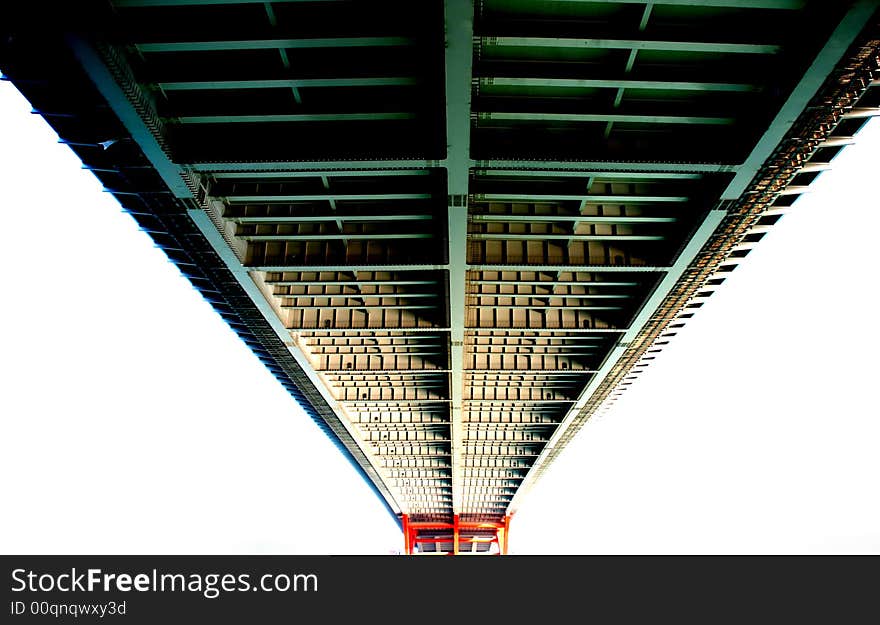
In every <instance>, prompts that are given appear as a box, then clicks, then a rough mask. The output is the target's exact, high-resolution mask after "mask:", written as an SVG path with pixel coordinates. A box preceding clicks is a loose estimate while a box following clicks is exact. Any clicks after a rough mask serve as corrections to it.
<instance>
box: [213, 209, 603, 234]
mask: <svg viewBox="0 0 880 625" xmlns="http://www.w3.org/2000/svg"><path fill="white" fill-rule="evenodd" d="M224 219H227V220H228V221H232V222H235V223H237V224H286V223H322V222H332V221H347V222H351V223H367V222H371V221H431V220H432V219H434V216H433V215H416V214H407V215H289V216H277V217H251V216H244V217H224ZM579 221H584V222H587V221H589V219H580V220H579ZM351 238H354V237H351Z"/></svg>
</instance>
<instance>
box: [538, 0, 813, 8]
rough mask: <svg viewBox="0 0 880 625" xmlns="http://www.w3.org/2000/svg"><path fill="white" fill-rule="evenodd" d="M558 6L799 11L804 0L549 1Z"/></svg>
mask: <svg viewBox="0 0 880 625" xmlns="http://www.w3.org/2000/svg"><path fill="white" fill-rule="evenodd" d="M551 2H556V3H559V4H566V3H568V4H591V3H593V4H594V3H597V2H598V3H601V4H639V5H644V4H666V5H671V6H687V7H700V8H702V7H713V8H730V9H777V10H780V9H787V10H792V9H800V8H803V6H804V2H805V0H696V1H695V0H655V1H653V2H649V1H648V0H551Z"/></svg>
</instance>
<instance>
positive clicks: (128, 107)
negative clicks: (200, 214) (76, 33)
mask: <svg viewBox="0 0 880 625" xmlns="http://www.w3.org/2000/svg"><path fill="white" fill-rule="evenodd" d="M69 43H70V45H71V48H72V50H73V53H74V55H75V56H76V58H77V60H78V61H79V63H80V64H81V65H82V67H83V69H84V70H85V72H86V74H87V75H88V77H89V78H90V79H91V81H92V82H93V83H94V84H95V86H96V87H97V89H98V91H99V92H100V94H101V95H102V96H103V97H104V99H105V100H106V101H107V103H108V105H109V106H110V109H111V110H112V111H113V113H115V114H116V116H117V117H118V118H119V121H120V122H122V125H123V126H124V127H125V129H126V130H127V131H128V132H129V134H130V135H131V137H132V139H134V141H135V142H136V143H137V145H138V147H139V148H140V149H141V151H142V152H143V153H144V156H146V157H147V159H148V160H149V161H150V164H151V165H152V166H153V167H154V168H155V170H156V173H158V174H159V176H160V177H161V178H162V181H163V182H164V183H165V184H166V185H167V186H168V189H169V190H170V191H171V192H172V193H173V194H174V195H175V197H178V198H185V199H191V198H192V197H193V193H192V190H191V189H190V188H189V187H188V186H187V185H186V183H185V182H184V180H183V177H182V174H183V168H182V167H181V166H180V165H179V164H177V163H175V162H174V161H172V160H171V157H170V156H169V155H168V154H167V153H166V152H165V148H164V147H163V146H162V143H161V141H162V139H163V137H161V136H157V135H156V134H154V132H153V130H152V129H151V128H150V127H149V126H148V125H147V123H146V122H145V121H144V118H143V117H142V112H141V111H140V110H139V109H138V107H137V106H136V103H135V102H133V99H132V96H133V95H134V94H133V93H130V92H127V91H126V90H124V89H123V87H122V86H120V84H119V82H118V81H117V79H116V76H115V75H114V74H113V72H111V70H110V69H109V68H108V67H107V65H106V64H105V62H104V59H102V58H101V55H100V54H99V53H98V52H97V50H95V48H94V47H92V45H91V44H90V43H89V42H87V41H85V40H84V39H80V38H78V37H71V38H70V40H69ZM144 100H145V99H144ZM137 104H138V105H141V104H142V102H137ZM160 132H161V129H160Z"/></svg>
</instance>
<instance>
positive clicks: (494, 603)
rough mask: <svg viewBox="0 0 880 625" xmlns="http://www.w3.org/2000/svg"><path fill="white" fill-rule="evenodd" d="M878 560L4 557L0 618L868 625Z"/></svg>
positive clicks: (878, 580)
mask: <svg viewBox="0 0 880 625" xmlns="http://www.w3.org/2000/svg"><path fill="white" fill-rule="evenodd" d="M877 564H878V561H877V560H876V559H875V558H867V557H864V558H859V557H818V558H813V557H809V558H807V557H780V558H774V557H755V558H750V557H608V556H603V557H590V556H571V557H562V556H560V557H556V556H554V557H544V556H508V557H458V558H452V557H424V556H422V557H418V556H416V557H395V556H201V557H195V556H3V557H2V565H3V566H2V572H3V576H4V580H3V584H2V587H3V598H4V604H3V605H2V609H3V612H4V615H3V617H2V619H0V622H3V623H11V624H14V623H23V624H24V623H35V622H53V623H68V622H69V623H81V622H107V623H148V622H149V623H168V622H171V623H173V622H184V621H186V622H193V620H194V619H197V620H198V622H221V623H226V622H235V623H248V622H259V623H275V622H279V623H280V622H285V623H291V622H296V621H297V620H299V619H308V620H309V621H310V622H311V621H314V620H320V621H322V622H323V621H327V622H334V623H335V622H341V621H342V620H343V619H344V620H345V621H346V622H349V620H350V619H357V620H358V622H368V623H373V622H375V621H377V620H382V621H388V620H394V621H398V620H403V619H406V620H423V619H428V620H430V621H434V620H437V619H449V620H450V621H455V622H458V621H463V622H470V621H471V620H476V619H477V618H481V619H482V618H492V619H498V618H504V619H505V620H512V621H514V622H520V621H523V620H532V619H539V621H540V622H542V623H543V622H547V621H549V622H556V621H559V620H565V621H566V622H568V621H571V620H577V621H581V620H584V619H587V618H591V617H602V618H603V620H608V619H610V620H612V621H614V622H619V621H638V622H644V621H645V619H649V620H650V621H652V622H654V621H661V622H667V621H668V622H675V621H678V620H680V619H682V618H686V619H688V620H694V621H696V620H700V621H702V622H707V619H711V620H716V619H717V618H725V619H727V618H735V619H737V620H740V621H741V622H754V621H759V622H761V621H769V620H774V621H777V622H780V621H784V622H790V621H791V619H793V618H795V617H797V616H798V615H802V616H808V617H810V618H811V620H812V619H815V618H819V619H822V620H826V622H865V619H866V618H868V617H871V614H872V613H873V617H872V618H874V619H876V618H877V617H878V614H880V608H878V604H876V602H875V598H876V597H877V596H878V591H877V589H878V588H880V574H878V567H877ZM669 619H674V620H669ZM874 622H876V621H874Z"/></svg>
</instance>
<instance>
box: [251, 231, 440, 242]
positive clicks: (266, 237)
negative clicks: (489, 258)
mask: <svg viewBox="0 0 880 625" xmlns="http://www.w3.org/2000/svg"><path fill="white" fill-rule="evenodd" d="M238 238H240V239H243V240H245V241H291V242H296V241H355V240H365V241H380V240H397V239H433V238H434V235H433V234H431V233H429V232H407V233H399V234H362V233H356V234H355V233H352V234H322V233H314V234H243V235H240V236H239V237H238Z"/></svg>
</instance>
